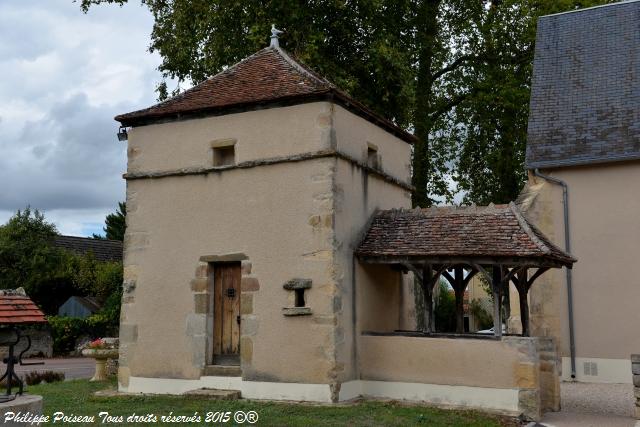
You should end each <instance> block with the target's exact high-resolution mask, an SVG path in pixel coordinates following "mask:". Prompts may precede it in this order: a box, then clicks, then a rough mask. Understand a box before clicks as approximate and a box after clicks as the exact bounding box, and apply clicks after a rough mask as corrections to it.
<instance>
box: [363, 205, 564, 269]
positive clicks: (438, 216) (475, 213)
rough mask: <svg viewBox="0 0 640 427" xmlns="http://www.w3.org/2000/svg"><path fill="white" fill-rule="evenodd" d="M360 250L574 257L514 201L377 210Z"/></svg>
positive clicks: (413, 254) (406, 254) (403, 253)
mask: <svg viewBox="0 0 640 427" xmlns="http://www.w3.org/2000/svg"><path fill="white" fill-rule="evenodd" d="M356 253H357V254H358V255H362V256H389V257H394V256H397V257H407V258H410V257H436V258H437V257H468V258H483V257H487V258H527V259H535V258H539V259H546V260H549V261H553V262H558V263H560V264H563V265H567V266H571V265H572V264H573V263H574V262H575V261H576V260H575V259H574V258H573V257H572V256H571V255H569V254H567V253H565V252H564V251H562V250H561V249H560V248H558V247H557V246H555V245H554V244H553V243H551V241H549V239H547V238H546V237H545V236H544V234H542V232H541V231H540V230H538V229H537V228H535V227H534V226H533V225H531V224H529V222H528V221H527V220H526V219H525V218H524V216H523V215H522V213H521V212H520V211H519V210H518V208H517V207H516V205H515V204H513V203H511V204H508V205H489V206H485V207H479V206H470V207H434V208H428V209H414V210H397V209H393V210H387V211H380V212H378V213H377V214H376V216H375V217H374V219H373V221H372V224H371V226H370V228H369V230H368V231H367V234H366V236H365V238H364V241H363V242H362V243H361V244H360V246H359V247H358V249H357V250H356Z"/></svg>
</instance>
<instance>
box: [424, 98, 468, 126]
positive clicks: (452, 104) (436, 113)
mask: <svg viewBox="0 0 640 427" xmlns="http://www.w3.org/2000/svg"><path fill="white" fill-rule="evenodd" d="M471 93H472V92H471V91H469V92H466V93H461V94H459V95H456V96H455V97H453V98H452V99H451V100H450V101H449V102H447V103H446V104H444V105H442V106H440V108H438V109H436V110H435V111H434V112H432V113H431V114H430V120H431V121H432V122H433V121H435V120H436V119H437V118H438V117H440V116H441V115H443V114H445V113H446V112H448V111H449V110H451V109H452V108H454V107H456V106H458V105H460V104H461V103H462V102H463V101H464V100H465V99H467V98H468V97H469V96H470V95H471Z"/></svg>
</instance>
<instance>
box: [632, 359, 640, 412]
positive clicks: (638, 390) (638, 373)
mask: <svg viewBox="0 0 640 427" xmlns="http://www.w3.org/2000/svg"><path fill="white" fill-rule="evenodd" d="M631 373H632V374H633V397H635V399H636V406H635V416H636V418H637V419H639V420H640V354H632V355H631Z"/></svg>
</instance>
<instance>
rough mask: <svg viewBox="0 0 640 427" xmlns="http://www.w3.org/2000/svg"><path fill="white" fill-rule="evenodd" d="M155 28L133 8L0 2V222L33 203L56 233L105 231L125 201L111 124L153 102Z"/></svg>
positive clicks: (66, 0) (120, 151)
mask: <svg viewBox="0 0 640 427" xmlns="http://www.w3.org/2000/svg"><path fill="white" fill-rule="evenodd" d="M152 24H153V19H152V17H151V14H150V13H149V12H148V10H147V9H146V8H144V7H141V6H140V2H137V1H133V2H132V3H131V4H129V5H127V6H125V7H123V8H119V7H117V6H100V7H95V8H93V9H92V10H90V11H89V13H87V14H86V15H85V14H83V13H82V12H81V11H80V8H79V6H78V4H77V3H73V2H72V0H46V1H42V0H1V1H0V75H1V78H0V186H1V187H0V189H1V190H0V224H2V223H4V222H6V220H7V219H8V218H9V217H10V216H11V215H12V214H13V213H14V212H15V211H16V210H18V209H22V208H24V207H25V206H27V205H31V206H32V207H33V208H38V209H40V210H42V211H44V213H45V216H46V217H47V218H48V219H49V220H51V221H53V222H54V223H55V224H56V225H57V226H58V230H59V231H60V232H61V233H62V234H70V235H77V236H83V235H84V236H86V235H91V233H94V232H101V231H102V226H103V224H104V217H105V215H106V214H107V213H109V212H112V211H114V210H115V207H116V205H117V202H118V201H122V200H124V197H125V183H124V180H123V179H122V173H123V172H124V171H125V168H126V152H125V144H124V143H121V142H118V140H117V138H116V132H117V129H118V124H117V123H116V122H115V121H114V120H113V117H114V116H115V115H116V114H117V113H123V112H127V111H131V110H134V109H138V108H141V107H146V106H148V105H150V104H152V103H154V101H155V98H156V94H155V92H154V88H155V85H156V84H157V82H158V81H159V80H160V74H159V72H158V71H157V70H156V67H157V66H158V64H159V63H160V57H159V56H157V55H156V54H154V55H152V54H150V53H148V51H147V47H148V45H149V34H150V32H151V26H152Z"/></svg>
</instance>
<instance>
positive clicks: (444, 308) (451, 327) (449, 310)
mask: <svg viewBox="0 0 640 427" xmlns="http://www.w3.org/2000/svg"><path fill="white" fill-rule="evenodd" d="M439 286H440V292H439V295H438V299H437V301H436V309H435V318H436V332H455V331H456V297H455V295H454V294H453V292H452V291H451V290H450V289H449V286H447V285H446V284H445V283H444V282H443V281H441V282H440V285H439Z"/></svg>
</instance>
